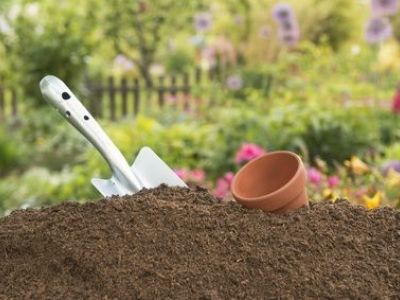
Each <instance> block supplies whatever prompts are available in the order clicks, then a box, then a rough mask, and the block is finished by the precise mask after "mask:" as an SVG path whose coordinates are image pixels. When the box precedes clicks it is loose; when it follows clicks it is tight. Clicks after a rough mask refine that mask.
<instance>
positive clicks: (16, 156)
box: [0, 127, 21, 177]
mask: <svg viewBox="0 0 400 300" xmlns="http://www.w3.org/2000/svg"><path fill="white" fill-rule="evenodd" d="M20 163H21V153H20V148H19V146H18V144H17V143H16V142H15V141H14V140H13V138H12V135H11V134H9V133H7V132H6V129H5V128H1V127H0V177H1V176H4V175H5V174H6V173H8V172H10V171H12V170H13V169H17V168H18V167H19V165H20Z"/></svg>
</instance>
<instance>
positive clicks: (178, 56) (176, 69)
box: [165, 49, 194, 73]
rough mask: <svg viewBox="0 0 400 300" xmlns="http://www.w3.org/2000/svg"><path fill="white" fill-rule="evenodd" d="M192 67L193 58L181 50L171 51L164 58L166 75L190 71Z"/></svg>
mask: <svg viewBox="0 0 400 300" xmlns="http://www.w3.org/2000/svg"><path fill="white" fill-rule="evenodd" d="M193 65H194V61H193V56H192V55H190V54H188V53H187V51H184V50H182V49H178V50H175V51H172V52H171V53H169V54H168V55H166V57H165V67H166V70H167V72H168V73H183V72H186V71H192V69H191V68H193Z"/></svg>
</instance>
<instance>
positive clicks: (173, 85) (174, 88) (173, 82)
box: [170, 74, 178, 96]
mask: <svg viewBox="0 0 400 300" xmlns="http://www.w3.org/2000/svg"><path fill="white" fill-rule="evenodd" d="M170 91H171V94H172V95H173V96H176V93H177V91H178V89H177V86H176V75H175V74H172V76H171V89H170Z"/></svg>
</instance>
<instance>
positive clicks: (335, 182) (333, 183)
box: [327, 176, 340, 188]
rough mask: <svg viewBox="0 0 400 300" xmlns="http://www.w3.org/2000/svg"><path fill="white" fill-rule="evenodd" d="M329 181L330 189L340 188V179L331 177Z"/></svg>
mask: <svg viewBox="0 0 400 300" xmlns="http://www.w3.org/2000/svg"><path fill="white" fill-rule="evenodd" d="M327 181H328V186H329V187H330V188H334V187H336V186H338V185H339V183H340V179H339V177H338V176H330V177H328V180H327Z"/></svg>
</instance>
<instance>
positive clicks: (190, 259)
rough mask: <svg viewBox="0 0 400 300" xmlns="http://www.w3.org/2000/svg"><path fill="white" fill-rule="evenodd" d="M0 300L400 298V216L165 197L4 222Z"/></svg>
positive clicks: (343, 204) (200, 194)
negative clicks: (273, 209) (283, 211)
mask: <svg viewBox="0 0 400 300" xmlns="http://www.w3.org/2000/svg"><path fill="white" fill-rule="evenodd" d="M0 255H1V259H0V298H1V299H9V298H14V299H22V298H34V299H71V298H72V299H81V298H85V299H116V298H117V299H154V298H159V299H168V298H173V299H241V298H258V299H260V298H263V299H265V298H267V299H274V298H284V299H286V298H289V299H293V298H299V297H302V298H304V297H313V298H317V297H319V298H331V299H332V298H339V299H340V298H352V299H357V298H370V299H371V298H390V297H392V298H397V297H400V212H399V211H397V210H394V209H390V208H383V209H378V210H373V211H367V210H366V209H364V208H361V207H354V206H351V205H350V204H349V203H348V202H347V201H345V200H338V201H337V202H336V203H330V202H322V203H315V204H313V203H312V204H311V205H310V207H309V208H302V209H300V210H298V211H296V212H293V213H291V214H288V215H273V214H265V213H263V212H261V211H258V210H246V209H244V208H242V207H240V206H239V205H238V204H236V203H233V202H231V203H221V202H218V201H217V200H216V199H214V198H213V197H212V196H211V195H210V194H209V193H208V192H207V191H205V190H203V189H200V188H197V189H195V190H189V189H183V188H168V187H166V186H161V187H159V188H156V189H153V190H147V191H141V192H139V193H137V194H135V195H133V196H126V197H122V198H117V197H116V198H114V199H112V200H100V201H97V202H91V203H86V204H78V203H73V202H71V203H64V204H61V205H56V206H53V207H49V208H45V209H41V210H20V211H16V212H14V213H12V214H11V215H10V216H7V217H4V218H1V219H0Z"/></svg>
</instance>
